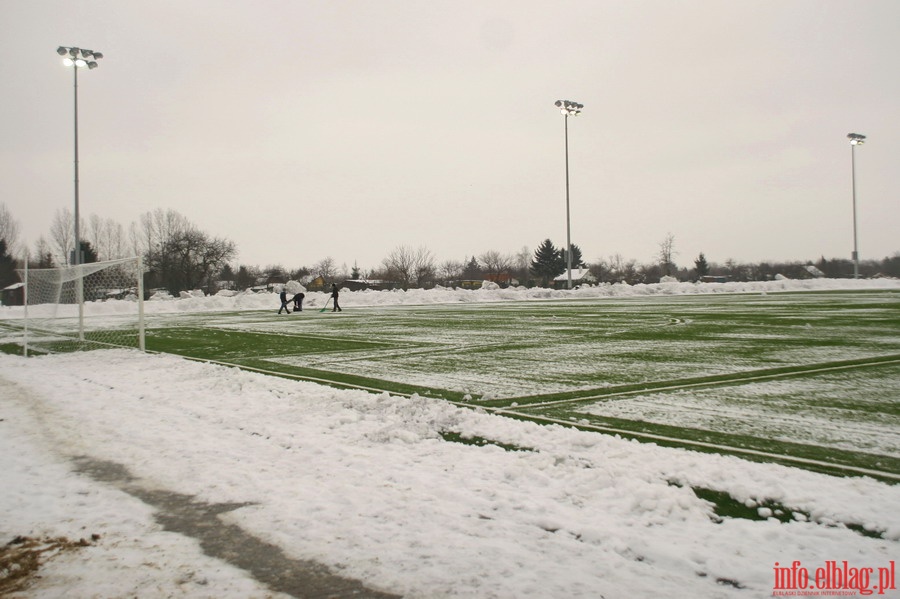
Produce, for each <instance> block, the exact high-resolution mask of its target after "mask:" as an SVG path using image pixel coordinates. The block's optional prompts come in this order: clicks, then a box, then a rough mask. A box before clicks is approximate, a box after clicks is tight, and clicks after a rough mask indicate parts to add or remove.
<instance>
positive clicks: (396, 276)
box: [381, 245, 415, 289]
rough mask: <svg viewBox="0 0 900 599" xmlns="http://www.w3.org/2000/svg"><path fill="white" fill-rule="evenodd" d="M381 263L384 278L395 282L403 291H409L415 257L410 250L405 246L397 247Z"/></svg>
mask: <svg viewBox="0 0 900 599" xmlns="http://www.w3.org/2000/svg"><path fill="white" fill-rule="evenodd" d="M381 263H382V265H383V266H384V271H385V278H387V279H389V280H392V281H397V282H398V283H400V284H401V285H402V286H403V288H404V289H409V286H410V284H411V283H412V279H413V268H414V266H415V255H414V252H413V250H412V248H410V247H408V246H405V245H400V246H397V247H395V248H394V249H393V250H391V253H390V254H388V256H387V258H385V259H384V260H382V261H381Z"/></svg>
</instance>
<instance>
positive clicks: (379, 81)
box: [0, 0, 900, 269]
mask: <svg viewBox="0 0 900 599" xmlns="http://www.w3.org/2000/svg"><path fill="white" fill-rule="evenodd" d="M898 32H900V2H897V1H896V0H884V1H873V0H840V1H835V0H810V1H799V0H746V1H745V0H734V1H725V0H720V1H712V0H702V1H692V2H687V1H675V0H670V1H656V0H652V1H651V0H647V1H643V0H634V1H624V0H615V1H601V0H594V1H577V0H576V1H570V2H551V1H541V2H537V1H532V0H515V1H509V2H506V1H490V0H478V1H475V0H472V1H469V0H456V1H452V2H450V1H434V0H428V1H424V0H358V1H348V0H322V1H303V0H283V1H276V0H257V1H255V2H237V1H226V0H154V1H152V2H150V1H138V0H109V1H94V0H84V1H81V2H76V3H73V2H71V1H67V2H62V1H57V0H29V1H26V0H0V44H2V47H3V56H4V61H3V68H2V73H3V76H2V80H0V81H2V82H0V85H2V86H3V111H2V115H0V123H2V136H0V139H2V153H3V154H2V160H0V189H2V197H0V201H2V202H3V203H5V204H6V206H7V208H8V209H9V210H10V212H11V213H12V215H13V216H14V217H15V218H16V219H17V220H18V221H19V224H20V228H21V237H22V238H23V239H22V241H25V242H27V243H28V245H29V247H32V248H33V245H34V242H35V241H36V240H37V238H38V236H40V235H42V234H43V235H45V236H47V235H48V232H49V228H50V223H51V221H52V217H53V213H54V212H55V211H56V210H57V209H60V208H69V209H72V207H73V206H74V192H73V185H72V180H73V165H72V162H73V133H72V129H73V114H72V112H73V98H72V96H73V93H72V92H73V85H72V83H73V77H72V71H71V70H70V69H67V68H65V67H63V66H62V64H61V61H60V57H59V56H58V55H57V54H56V48H57V47H58V46H60V45H63V46H78V47H82V48H90V49H93V50H97V51H100V52H103V54H104V55H105V57H104V58H103V59H102V60H101V61H100V67H99V68H98V69H95V70H92V71H82V72H81V73H80V76H79V81H78V82H79V87H78V91H79V93H78V100H79V142H80V148H79V154H80V162H81V164H80V166H81V168H80V176H81V212H82V216H84V217H86V216H89V215H91V214H97V215H99V216H102V217H104V218H112V219H114V220H116V221H118V222H120V223H121V224H122V225H123V226H128V225H129V224H130V223H131V222H133V221H136V220H137V219H138V217H139V215H140V214H142V213H145V212H148V211H150V210H154V209H156V208H163V209H169V208H171V209H174V210H176V211H178V212H179V213H181V214H183V215H184V216H186V217H187V218H188V219H190V220H191V221H192V222H194V223H195V224H197V225H198V226H199V227H200V228H201V229H202V230H204V231H206V232H207V233H209V234H211V235H214V236H219V237H226V238H228V239H231V240H232V241H234V242H235V243H236V244H237V247H238V250H239V257H238V262H240V263H242V264H257V265H260V266H265V265H268V264H282V265H284V266H287V267H289V268H295V267H298V266H302V265H312V264H313V263H315V262H318V261H320V260H322V259H323V258H325V257H329V256H330V257H332V258H333V259H334V260H335V261H336V262H337V264H338V265H341V264H347V265H348V266H352V265H353V264H354V263H357V264H358V265H359V266H360V267H361V268H363V269H369V268H372V267H374V266H377V265H378V264H379V263H380V262H381V260H382V258H384V257H385V256H386V255H387V254H388V253H389V252H390V251H391V250H392V249H393V248H395V247H397V246H400V245H405V246H409V247H413V248H416V247H419V246H425V247H427V248H428V249H429V250H431V251H432V252H433V254H434V255H435V257H436V259H437V260H438V261H444V260H449V259H454V260H462V259H463V258H465V257H466V256H471V255H473V254H476V255H477V254H480V253H483V252H485V251H487V250H497V251H500V252H503V253H516V252H518V251H520V250H521V249H522V248H523V247H525V246H527V247H528V248H529V250H532V251H533V249H534V248H535V247H537V245H538V244H539V243H540V242H541V241H542V240H543V239H545V238H550V239H552V240H553V241H554V243H556V244H557V245H559V246H562V245H564V244H565V239H566V212H565V200H566V189H565V153H564V150H565V144H564V118H563V117H562V116H561V115H560V114H559V112H558V111H557V109H556V108H555V107H554V105H553V103H554V101H556V100H558V99H568V100H573V101H577V102H580V103H582V104H584V111H583V114H582V115H581V116H579V117H577V118H570V119H569V156H570V163H569V167H570V177H571V196H570V197H571V215H572V241H573V242H574V243H577V244H578V245H579V246H580V247H581V248H582V250H583V252H584V257H585V258H586V259H587V260H588V261H594V260H597V259H599V258H606V257H608V256H610V255H612V254H621V255H622V256H623V257H625V258H633V259H636V260H638V261H639V262H650V261H651V260H652V259H653V257H654V256H655V255H656V254H657V253H658V251H659V245H660V242H662V241H663V239H664V238H665V237H666V236H667V235H668V234H669V233H671V234H672V235H674V238H675V251H676V252H677V254H676V256H675V261H676V263H678V264H680V265H683V266H690V265H692V263H693V260H694V259H695V258H696V257H697V255H698V254H699V253H700V252H704V253H705V254H706V257H707V259H708V260H709V261H711V262H719V263H722V262H724V261H725V260H727V259H729V258H732V259H735V260H738V261H759V260H805V259H817V258H818V257H819V256H822V255H824V256H825V257H828V258H831V257H841V258H850V253H851V251H852V249H853V233H852V216H853V212H852V203H851V176H850V155H851V150H850V146H849V143H848V140H847V139H846V135H847V133H849V132H858V133H862V134H865V135H867V136H868V137H869V139H868V140H867V143H866V145H864V146H861V147H859V148H858V149H857V150H856V158H857V160H856V164H857V200H858V215H859V249H860V255H861V258H862V259H864V260H865V259H871V258H876V259H881V258H884V257H885V256H889V255H892V254H894V253H895V252H897V251H900V235H898V231H900V226H898V224H900V164H898V159H900V75H898V73H900V35H898Z"/></svg>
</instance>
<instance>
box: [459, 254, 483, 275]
mask: <svg viewBox="0 0 900 599" xmlns="http://www.w3.org/2000/svg"><path fill="white" fill-rule="evenodd" d="M480 277H481V266H480V265H479V264H478V260H476V259H475V256H472V259H471V260H469V262H468V263H466V267H465V269H463V278H464V279H468V280H470V281H474V280H475V279H478V278H480Z"/></svg>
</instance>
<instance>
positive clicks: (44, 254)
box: [29, 235, 54, 268]
mask: <svg viewBox="0 0 900 599" xmlns="http://www.w3.org/2000/svg"><path fill="white" fill-rule="evenodd" d="M34 253H35V256H34V257H33V258H32V259H31V260H29V264H30V265H33V266H34V267H35V268H53V264H54V262H53V249H52V248H51V246H50V244H49V243H48V242H47V238H46V237H44V236H43V235H41V236H40V237H38V240H37V241H36V242H35V244H34Z"/></svg>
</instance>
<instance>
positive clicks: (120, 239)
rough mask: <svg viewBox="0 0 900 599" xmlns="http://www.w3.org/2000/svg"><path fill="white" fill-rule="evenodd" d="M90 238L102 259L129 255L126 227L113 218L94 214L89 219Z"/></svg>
mask: <svg viewBox="0 0 900 599" xmlns="http://www.w3.org/2000/svg"><path fill="white" fill-rule="evenodd" d="M88 239H90V240H91V242H92V245H93V246H94V249H95V250H96V251H97V255H98V256H99V257H100V259H101V260H116V259H118V258H125V257H126V256H127V255H129V251H128V244H127V243H126V240H125V229H124V228H123V227H122V225H120V224H119V223H117V222H116V221H114V220H113V219H111V218H105V219H104V218H100V217H99V216H97V215H96V214H92V215H91V216H90V218H89V219H88Z"/></svg>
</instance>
